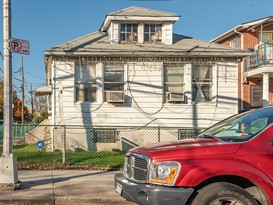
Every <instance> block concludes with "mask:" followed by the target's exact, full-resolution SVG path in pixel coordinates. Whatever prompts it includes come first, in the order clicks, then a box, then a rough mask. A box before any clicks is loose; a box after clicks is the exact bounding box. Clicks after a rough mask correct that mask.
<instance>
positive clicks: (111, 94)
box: [105, 91, 124, 103]
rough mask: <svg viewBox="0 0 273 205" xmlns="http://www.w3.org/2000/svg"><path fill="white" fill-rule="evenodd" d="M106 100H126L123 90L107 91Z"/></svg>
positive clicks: (121, 101) (113, 101)
mask: <svg viewBox="0 0 273 205" xmlns="http://www.w3.org/2000/svg"><path fill="white" fill-rule="evenodd" d="M105 98H106V102H110V103H111V102H112V103H116V102H119V103H123V102H124V93H123V91H107V92H105Z"/></svg>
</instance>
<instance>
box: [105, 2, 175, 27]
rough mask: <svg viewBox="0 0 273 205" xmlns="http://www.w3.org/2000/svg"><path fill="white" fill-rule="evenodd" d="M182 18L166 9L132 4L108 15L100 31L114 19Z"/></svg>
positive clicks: (163, 19)
mask: <svg viewBox="0 0 273 205" xmlns="http://www.w3.org/2000/svg"><path fill="white" fill-rule="evenodd" d="M179 18H180V16H179V15H176V14H173V13H168V12H164V11H158V10H153V9H148V8H143V7H138V6H132V7H129V8H125V9H122V10H119V11H115V12H112V13H109V14H107V15H106V17H105V19H104V21H103V24H102V26H101V28H100V31H106V30H107V29H108V27H109V25H110V23H111V21H112V20H115V21H134V20H138V21H142V20H150V21H151V20H152V21H160V22H164V21H171V22H175V21H177V20H178V19H179Z"/></svg>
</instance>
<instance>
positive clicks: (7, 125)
mask: <svg viewBox="0 0 273 205" xmlns="http://www.w3.org/2000/svg"><path fill="white" fill-rule="evenodd" d="M3 38H4V39H3V40H4V127H3V128H4V136H3V154H2V157H1V158H0V186H1V187H2V189H1V190H5V186H6V187H10V186H11V185H14V187H16V186H17V184H18V171H17V162H16V158H14V156H13V153H12V66H11V64H12V54H11V52H10V49H9V40H10V38H11V0H3Z"/></svg>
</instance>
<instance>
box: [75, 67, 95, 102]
mask: <svg viewBox="0 0 273 205" xmlns="http://www.w3.org/2000/svg"><path fill="white" fill-rule="evenodd" d="M75 87H76V89H75V90H76V94H75V96H76V101H82V102H95V101H96V90H97V89H96V65H95V64H78V63H76V64H75Z"/></svg>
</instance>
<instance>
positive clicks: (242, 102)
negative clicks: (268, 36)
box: [234, 28, 244, 110]
mask: <svg viewBox="0 0 273 205" xmlns="http://www.w3.org/2000/svg"><path fill="white" fill-rule="evenodd" d="M234 32H235V33H237V34H239V35H240V37H241V46H240V47H241V49H242V50H244V34H243V33H241V32H239V31H237V28H235V29H234ZM243 62H244V61H242V62H241V63H240V64H241V70H242V71H243V70H244V68H243V66H244V64H243ZM243 72H244V71H243ZM243 72H241V82H240V83H241V107H240V108H241V110H243V109H244V85H243V83H242V80H243V77H244V75H243Z"/></svg>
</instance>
